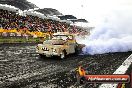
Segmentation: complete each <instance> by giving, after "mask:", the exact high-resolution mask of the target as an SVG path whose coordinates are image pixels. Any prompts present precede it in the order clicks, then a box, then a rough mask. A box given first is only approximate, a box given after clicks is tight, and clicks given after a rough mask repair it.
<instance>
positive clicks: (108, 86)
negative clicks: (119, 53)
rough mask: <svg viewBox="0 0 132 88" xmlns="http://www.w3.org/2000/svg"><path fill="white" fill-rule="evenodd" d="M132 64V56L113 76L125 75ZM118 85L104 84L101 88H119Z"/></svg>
mask: <svg viewBox="0 0 132 88" xmlns="http://www.w3.org/2000/svg"><path fill="white" fill-rule="evenodd" d="M131 64H132V54H131V55H130V56H129V57H128V58H127V59H126V60H125V61H124V62H123V63H122V65H121V66H120V67H119V68H118V69H117V70H116V71H115V72H114V73H113V74H125V73H126V71H127V69H128V68H129V67H130V65H131ZM117 86H118V83H111V84H106V83H104V84H102V85H100V86H99V88H117Z"/></svg>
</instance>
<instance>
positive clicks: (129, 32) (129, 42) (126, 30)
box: [77, 9, 132, 55]
mask: <svg viewBox="0 0 132 88" xmlns="http://www.w3.org/2000/svg"><path fill="white" fill-rule="evenodd" d="M103 19H104V21H103V22H102V23H101V24H100V25H98V26H96V27H95V29H93V30H92V31H91V35H90V36H87V37H86V38H85V39H81V38H79V39H77V40H78V41H77V42H78V43H80V44H82V43H83V44H85V45H86V46H85V47H84V48H83V49H82V51H83V52H82V53H83V54H91V55H94V54H103V53H110V52H127V51H132V10H130V9H125V10H118V11H114V12H111V13H110V14H109V15H107V16H105V17H104V18H103Z"/></svg>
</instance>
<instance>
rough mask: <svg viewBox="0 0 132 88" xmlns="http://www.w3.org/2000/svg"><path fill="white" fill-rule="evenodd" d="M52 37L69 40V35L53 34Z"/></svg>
mask: <svg viewBox="0 0 132 88" xmlns="http://www.w3.org/2000/svg"><path fill="white" fill-rule="evenodd" d="M52 39H62V40H67V39H68V36H67V35H53V38H52Z"/></svg>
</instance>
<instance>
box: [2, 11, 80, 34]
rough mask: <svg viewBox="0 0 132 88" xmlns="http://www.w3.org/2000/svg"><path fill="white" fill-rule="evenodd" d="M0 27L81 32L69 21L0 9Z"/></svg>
mask: <svg viewBox="0 0 132 88" xmlns="http://www.w3.org/2000/svg"><path fill="white" fill-rule="evenodd" d="M0 28H1V29H5V30H12V29H15V30H17V31H18V32H19V31H25V33H26V32H27V31H28V32H42V33H47V32H52V33H55V32H70V33H77V32H81V30H80V29H77V28H76V27H75V26H71V25H70V24H69V23H66V22H60V21H56V20H52V19H46V18H45V19H42V18H39V17H38V16H32V15H26V16H22V15H19V14H18V13H16V12H12V11H8V10H3V9H0Z"/></svg>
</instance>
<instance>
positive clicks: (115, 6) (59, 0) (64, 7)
mask: <svg viewBox="0 0 132 88" xmlns="http://www.w3.org/2000/svg"><path fill="white" fill-rule="evenodd" d="M28 1H29V2H32V3H34V4H35V5H37V6H38V7H39V8H54V9H57V10H59V11H60V12H61V13H63V14H71V15H74V16H76V17H77V18H84V19H87V20H88V21H89V22H92V23H93V24H98V23H99V22H101V21H102V20H103V21H104V18H105V17H106V16H107V15H109V14H110V13H113V12H118V11H121V10H128V11H130V9H132V0H28Z"/></svg>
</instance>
